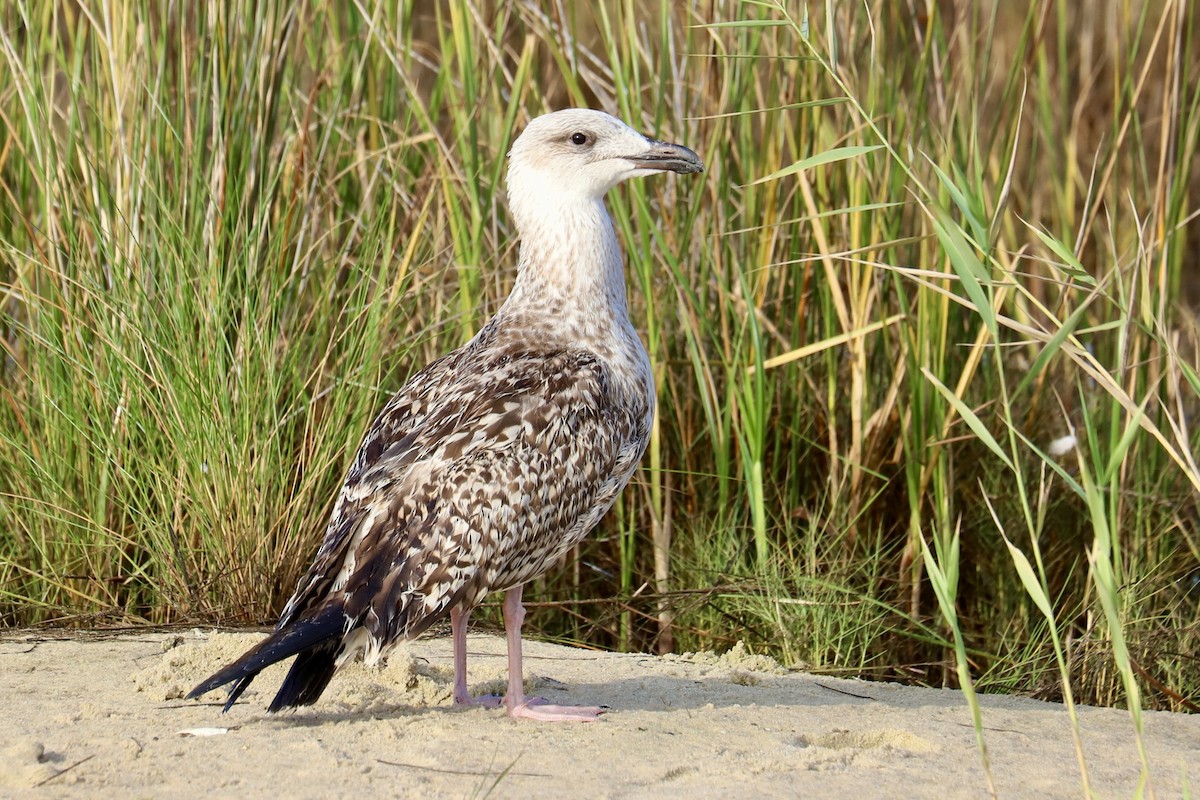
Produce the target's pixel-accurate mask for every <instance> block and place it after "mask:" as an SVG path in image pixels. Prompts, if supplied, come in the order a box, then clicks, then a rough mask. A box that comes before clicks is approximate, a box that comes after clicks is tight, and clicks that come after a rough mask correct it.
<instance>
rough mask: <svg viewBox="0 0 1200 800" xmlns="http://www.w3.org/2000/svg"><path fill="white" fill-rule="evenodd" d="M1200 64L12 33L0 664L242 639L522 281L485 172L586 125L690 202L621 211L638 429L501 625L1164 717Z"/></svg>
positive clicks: (135, 16)
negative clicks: (347, 480) (632, 142)
mask: <svg viewBox="0 0 1200 800" xmlns="http://www.w3.org/2000/svg"><path fill="white" fill-rule="evenodd" d="M1198 36H1200V9H1198V8H1197V4H1195V3H1190V2H1185V1H1184V0H1144V1H1143V0H1137V1H1135V0H1031V1H1030V2H1007V3H1004V2H998V0H996V1H995V2H967V1H966V0H940V2H932V1H931V2H917V0H907V1H906V2H885V1H884V0H870V1H869V2H859V3H834V2H832V1H831V0H830V2H825V3H821V2H813V3H809V4H803V3H799V2H783V3H775V2H766V1H764V2H750V1H749V0H747V1H746V2H733V1H732V0H708V1H707V2H700V3H688V4H683V3H670V2H666V1H665V0H664V1H663V2H653V1H652V0H638V1H636V2H635V0H622V1H619V2H606V3H597V4H592V3H582V2H573V0H543V1H541V2H537V1H535V0H520V1H519V2H512V3H491V2H482V1H480V0H444V1H443V2H437V3H424V2H415V0H379V1H378V2H367V0H359V1H358V2H354V3H337V2H330V0H304V1H302V2H293V1H292V0H261V1H256V2H250V0H233V1H232V2H228V3H209V4H203V3H169V2H153V1H152V0H129V1H128V2H101V1H100V0H69V1H68V0H60V1H57V2H46V3H42V2H34V1H33V0H6V2H4V3H3V4H2V5H0V348H2V349H0V624H3V625H8V626H17V625H20V626H25V625H36V624H74V625H109V624H125V623H178V622H186V623H199V622H204V623H215V622H220V623H242V622H264V621H270V620H271V619H272V617H273V616H274V615H275V614H276V613H278V611H279V609H280V607H281V606H282V603H283V602H284V601H285V600H286V598H287V596H288V595H289V594H290V592H291V590H292V588H293V587H294V585H295V582H296V580H297V578H298V576H299V575H300V573H301V572H302V571H303V569H304V568H305V567H306V566H307V563H308V561H309V559H310V557H311V555H312V553H313V551H314V549H315V547H316V545H317V543H318V541H319V540H320V537H321V534H322V532H323V528H324V523H325V520H326V518H327V516H328V514H329V512H330V508H331V504H332V501H333V498H334V496H335V493H336V491H337V489H338V487H339V485H340V482H341V479H342V476H343V473H344V470H345V468H346V467H347V465H348V463H349V460H350V458H351V457H352V456H353V453H354V450H355V448H356V446H357V444H358V442H359V441H360V438H361V436H362V433H363V432H364V430H365V428H366V426H367V424H368V423H369V422H370V419H371V418H372V415H373V414H374V412H375V411H376V410H377V409H378V408H379V407H380V406H381V405H382V404H383V402H384V401H385V400H386V398H387V397H388V396H389V394H390V393H391V392H393V391H394V390H395V389H397V388H398V387H399V386H400V385H401V383H402V382H403V381H404V379H405V378H406V376H407V375H409V374H411V373H412V372H413V371H415V370H416V369H419V368H420V367H421V366H423V365H424V364H425V363H427V362H428V361H429V360H431V359H432V358H433V357H435V356H436V355H438V354H440V353H442V352H444V351H445V350H446V349H448V348H451V347H453V346H455V345H457V344H459V343H461V342H462V341H464V340H465V339H466V338H467V337H469V336H470V335H471V334H472V333H473V331H474V330H475V329H476V328H477V327H478V326H479V325H480V324H481V323H482V322H483V321H484V320H486V318H487V317H488V316H489V314H490V313H491V312H492V311H493V310H494V309H495V308H496V306H497V304H498V303H499V302H500V301H501V300H502V299H503V297H504V296H505V294H506V291H507V287H509V286H510V285H511V283H512V280H513V274H514V269H515V263H516V242H515V240H514V235H513V229H512V225H511V223H510V221H509V219H508V216H507V212H506V209H505V207H504V203H503V176H504V171H505V163H504V161H505V159H504V155H505V153H506V152H507V149H508V147H509V145H510V143H511V142H512V140H513V138H514V136H515V135H516V134H517V133H518V132H519V131H520V129H521V127H522V125H523V124H524V122H525V121H526V120H528V119H529V118H530V117H532V116H534V115H536V114H539V113H541V112H543V111H546V110H551V109H555V108H559V107H564V106H569V105H586V106H591V107H597V108H603V109H606V110H609V111H611V112H613V113H615V114H617V115H619V116H621V117H623V118H624V119H626V120H628V121H630V122H631V123H632V124H634V125H635V126H637V127H640V128H641V129H642V130H645V131H647V132H649V133H652V134H655V135H657V136H660V137H662V138H666V139H670V140H673V141H678V142H682V143H685V144H688V145H689V146H691V147H693V148H694V149H695V150H697V151H698V152H699V153H701V155H702V156H703V157H704V159H705V161H706V163H707V164H708V167H709V169H708V172H707V174H706V175H705V176H703V178H702V179H699V180H675V179H672V178H657V179H653V180H648V181H643V182H639V183H637V185H632V186H629V187H627V188H624V189H622V190H620V191H618V192H615V193H614V195H613V196H612V197H611V198H610V206H611V208H612V210H613V212H614V215H615V217H616V219H617V220H618V227H619V229H620V233H621V236H622V238H623V240H624V243H625V245H626V250H627V261H628V273H627V274H628V277H629V287H630V293H631V296H632V300H633V304H632V305H633V312H634V316H635V322H636V324H637V326H638V328H639V330H640V331H641V332H642V334H643V336H644V339H645V341H646V343H647V346H648V349H649V351H650V353H651V358H652V360H653V362H654V366H655V370H656V373H657V377H658V386H659V392H660V411H659V418H658V423H657V426H656V428H655V431H654V438H653V441H652V444H651V447H650V451H649V454H648V456H647V458H646V460H645V463H644V465H643V467H642V469H641V470H640V471H639V473H638V475H637V477H636V478H635V481H634V483H633V485H632V486H631V488H630V489H629V490H628V491H627V492H626V493H625V495H624V498H623V500H622V501H621V503H620V504H619V506H618V507H617V508H616V509H615V510H614V512H613V513H611V514H610V515H609V516H608V518H607V519H606V520H605V522H604V523H603V524H602V526H601V528H600V529H599V530H598V531H597V532H596V534H595V535H594V536H593V537H591V539H590V540H589V541H588V542H587V543H586V544H585V545H583V546H581V547H580V548H579V551H578V552H577V553H575V554H574V556H573V557H572V558H571V559H570V561H569V563H568V564H567V565H566V567H565V568H564V569H560V570H556V571H554V572H552V573H551V574H549V575H548V576H546V578H545V579H544V580H543V581H541V582H539V584H538V585H537V587H536V588H535V590H534V591H532V592H530V593H527V595H526V596H527V598H528V599H530V600H531V601H532V602H531V604H530V605H531V614H530V617H529V621H528V623H527V625H528V626H529V628H530V629H531V630H533V631H535V632H536V633H537V634H540V635H542V636H547V637H553V638H558V639H563V640H569V641H573V642H579V643H585V644H588V645H593V646H598V647H605V648H620V649H639V650H641V649H648V650H656V649H657V650H660V651H666V650H671V649H676V650H684V649H697V648H718V649H720V648H725V647H727V646H729V645H731V644H733V643H734V642H736V641H737V640H744V641H745V642H746V644H747V646H749V647H750V648H752V649H755V650H763V651H767V652H770V653H771V654H773V655H775V656H777V657H779V658H780V659H782V660H784V661H785V662H786V663H788V664H792V665H798V666H803V667H804V668H806V669H810V670H816V671H824V672H837V673H844V674H855V675H866V676H870V677H875V678H885V679H899V680H905V681H913V682H919V683H927V684H931V685H944V684H952V685H960V686H962V687H963V689H964V691H965V692H966V693H967V696H968V697H971V694H972V691H973V689H975V688H981V689H985V690H988V691H1009V692H1026V693H1032V694H1035V695H1037V696H1040V697H1045V698H1048V699H1063V700H1065V701H1066V702H1067V703H1068V705H1069V707H1071V704H1072V703H1073V702H1080V701H1086V702H1089V703H1105V704H1110V703H1112V704H1127V705H1128V706H1129V707H1130V709H1131V712H1132V713H1133V715H1134V721H1135V723H1136V724H1137V725H1140V718H1139V715H1138V710H1139V709H1140V708H1142V707H1154V708H1170V709H1176V710H1191V711H1195V710H1197V702H1200V701H1198V700H1197V697H1198V694H1200V518H1198V513H1197V512H1198V509H1197V490H1198V489H1200V468H1198V467H1197V464H1196V461H1195V458H1194V453H1195V451H1196V439H1197V434H1196V432H1195V430H1194V429H1193V428H1192V425H1191V423H1192V421H1193V419H1194V418H1195V414H1196V412H1197V410H1198V408H1200V404H1198V402H1197V398H1198V395H1200V378H1198V377H1197V370H1198V358H1200V351H1198V349H1197V338H1198V337H1197V327H1196V323H1195V319H1194V316H1193V314H1192V312H1191V310H1190V308H1191V305H1192V303H1193V302H1194V301H1196V300H1200V297H1198V296H1197V285H1198V284H1197V281H1196V272H1197V268H1198V266H1200V265H1198V263H1197V260H1198V258H1200V222H1198V221H1197V216H1198V214H1200V211H1198V210H1197V208H1198V206H1200V194H1198V191H1200V164H1198V162H1197V158H1196V155H1197V154H1196V150H1197V145H1198V142H1200V42H1198V41H1197V37H1198ZM976 708H977V707H976ZM981 741H982V740H981ZM1081 765H1082V760H1081ZM1084 780H1085V782H1086V770H1084Z"/></svg>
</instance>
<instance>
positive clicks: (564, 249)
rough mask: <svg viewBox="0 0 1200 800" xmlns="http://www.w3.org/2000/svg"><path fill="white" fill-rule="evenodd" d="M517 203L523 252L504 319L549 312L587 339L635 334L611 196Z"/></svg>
mask: <svg viewBox="0 0 1200 800" xmlns="http://www.w3.org/2000/svg"><path fill="white" fill-rule="evenodd" d="M542 198H545V199H542ZM511 202H512V212H513V218H514V220H515V222H516V225H517V232H518V234H519V235H520V238H521V253H520V258H519V263H518V267H517V281H516V283H515V284H514V285H513V290H512V293H511V294H510V295H509V297H508V300H506V301H505V303H504V306H503V308H502V309H501V311H500V314H501V316H503V315H505V314H506V312H507V313H508V314H510V315H519V316H525V315H526V313H534V314H544V315H548V316H549V318H550V319H551V320H553V321H554V322H555V325H556V327H558V328H559V329H560V330H562V332H563V333H564V334H565V335H568V336H577V337H579V338H581V339H592V338H597V337H600V338H603V337H613V336H627V335H632V332H633V328H632V325H631V324H630V322H629V311H628V307H627V305H626V301H625V274H624V267H623V264H622V259H621V250H620V246H619V244H618V243H617V235H616V232H615V231H614V230H613V224H612V219H611V218H610V217H609V215H608V209H607V208H606V207H605V205H604V200H603V198H583V197H580V198H573V197H566V198H564V197H563V196H562V195H561V194H559V195H558V196H555V193H553V192H545V193H542V194H541V195H540V197H531V196H530V195H529V194H528V193H526V194H523V195H519V196H516V197H511ZM582 343H583V342H581V344H582Z"/></svg>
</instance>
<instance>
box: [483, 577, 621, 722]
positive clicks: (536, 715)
mask: <svg viewBox="0 0 1200 800" xmlns="http://www.w3.org/2000/svg"><path fill="white" fill-rule="evenodd" d="M522 589H524V587H523V586H518V587H516V588H515V589H509V590H508V592H506V593H505V595H504V632H505V633H506V634H507V635H508V694H507V695H505V697H504V705H505V706H506V707H507V708H508V715H509V716H510V717H512V718H513V719H536V720H540V721H542V722H591V721H593V720H594V719H596V717H598V716H600V715H601V714H603V713H604V709H602V708H598V707H596V706H556V705H551V704H550V703H547V702H546V701H545V700H544V699H542V698H540V697H526V696H525V686H524V682H525V678H524V673H523V672H522V670H521V624H522V623H523V622H524V621H525V606H523V605H521V590H522ZM464 635H465V634H464ZM464 662H465V657H464Z"/></svg>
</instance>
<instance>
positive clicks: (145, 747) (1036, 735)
mask: <svg viewBox="0 0 1200 800" xmlns="http://www.w3.org/2000/svg"><path fill="white" fill-rule="evenodd" d="M261 636H262V634H261V633H245V632H239V633H220V632H217V633H214V632H207V631H198V630H197V631H186V632H169V633H162V632H155V633H134V634H124V635H119V636H114V635H102V634H97V633H93V634H74V635H71V636H64V637H63V638H49V637H48V635H47V634H45V633H42V632H38V633H11V632H10V633H7V634H5V635H3V636H0V722H2V723H3V724H2V726H0V797H17V798H23V797H68V798H74V797H79V798H93V797H155V798H193V797H238V798H258V797H264V798H266V797H272V798H274V797H279V796H284V797H289V798H292V797H295V798H306V797H312V798H326V797H347V798H351V797H352V798H360V799H361V798H364V797H421V798H438V797H455V798H457V797H485V796H488V797H496V798H520V797H530V796H535V795H536V796H538V797H545V798H557V797H564V798H565V797H586V798H600V797H621V798H641V797H647V798H648V797H655V798H657V797H686V798H707V797H711V798H718V797H720V798H725V797H731V796H732V797H781V798H783V797H786V798H794V797H822V798H841V797H845V798H869V797H880V798H896V797H904V798H908V797H913V798H923V797H930V798H938V799H939V800H945V799H946V798H958V797H971V798H974V797H985V796H986V795H987V789H986V783H985V781H984V773H983V769H982V767H981V761H980V758H979V755H978V751H977V749H976V744H975V734H974V731H973V729H972V727H971V720H970V714H969V712H968V710H967V708H966V706H965V704H964V702H963V700H962V696H961V695H960V694H959V693H958V692H956V691H950V690H946V691H939V690H934V689H920V688H913V687H904V686H899V685H895V684H885V683H868V682H864V681H854V680H838V679H834V678H827V677H814V676H810V675H805V674H800V673H795V672H788V671H786V670H783V669H781V668H780V667H779V666H778V665H777V664H775V662H773V661H771V660H770V659H768V658H763V657H756V656H751V655H748V654H746V653H745V652H744V650H737V651H734V652H732V653H729V654H725V655H724V656H719V657H718V656H714V655H712V654H700V655H693V656H673V657H664V658H659V657H654V656H647V655H630V654H614V653H596V652H591V651H587V650H579V649H573V648H567V647H560V646H556V645H550V644H543V643H537V642H527V643H526V661H525V665H526V683H527V688H529V689H530V690H531V691H533V692H535V693H537V694H541V695H543V696H545V697H547V698H548V699H550V700H551V701H553V702H559V703H576V704H603V705H607V706H609V707H610V709H611V710H610V711H609V712H608V713H606V714H605V715H604V716H603V717H602V718H601V719H600V720H599V721H598V722H595V723H573V724H566V723H559V724H545V723H534V722H528V721H520V722H513V721H511V720H509V719H508V718H507V717H505V716H504V714H503V712H502V711H499V710H496V709H488V708H468V709H456V708H454V707H452V706H451V705H450V684H451V678H452V671H451V648H450V642H449V640H448V639H446V638H427V639H423V640H421V641H418V642H416V643H413V644H411V645H409V646H406V647H405V648H403V649H399V650H397V651H396V652H394V653H393V655H392V656H391V658H390V659H389V663H388V664H387V666H386V667H384V668H382V669H367V668H365V667H363V666H362V665H352V666H350V667H347V668H346V669H345V670H343V671H342V672H341V673H339V674H338V675H337V676H336V677H335V678H334V681H333V683H332V684H331V686H330V688H329V690H328V691H327V692H326V694H325V696H324V697H322V699H321V701H320V702H319V703H318V704H317V705H315V706H312V707H310V708H306V709H303V710H300V711H297V712H295V713H291V714H282V715H267V714H266V713H265V706H266V704H267V703H268V702H269V701H270V698H271V696H272V694H273V692H274V690H275V688H276V687H277V686H278V684H279V681H280V679H281V677H282V670H281V668H279V667H275V668H272V670H270V671H267V672H264V673H263V674H262V675H261V676H259V678H258V680H257V682H256V683H255V684H254V685H253V686H252V687H251V688H250V689H249V690H248V691H247V692H246V694H245V695H244V697H243V700H242V701H240V702H239V703H238V704H237V705H236V706H235V707H234V708H233V709H232V710H231V711H230V712H229V713H228V714H222V713H221V709H220V703H221V702H222V700H223V695H221V694H220V693H219V692H218V693H211V694H209V695H206V696H205V697H203V698H201V699H199V700H196V701H187V700H183V699H182V696H183V694H184V693H185V692H186V691H187V690H188V689H190V688H191V687H192V686H193V685H194V684H195V683H197V682H198V681H199V680H200V679H201V678H203V677H206V676H207V675H208V674H209V673H210V672H212V671H213V670H215V669H216V668H217V667H219V666H221V665H222V664H224V663H225V662H226V661H227V660H229V659H231V658H232V657H234V656H236V655H238V654H240V653H241V652H242V651H243V650H244V649H245V648H247V647H248V646H249V645H250V644H252V643H253V642H255V641H257V640H258V639H259V638H260V637H261ZM469 652H470V662H469V668H470V676H471V689H472V691H473V692H476V693H486V692H489V691H497V690H499V689H500V688H501V687H502V686H503V681H504V676H505V672H504V668H505V667H504V665H505V659H504V643H503V640H502V639H500V638H499V637H496V636H493V635H485V634H478V635H475V634H473V635H472V636H471V637H470V640H469ZM983 706H984V725H985V727H986V731H985V733H986V739H987V744H988V747H989V748H990V755H991V763H992V771H993V775H994V777H995V781H996V786H997V790H998V793H999V795H1000V796H1001V797H1036V798H1055V797H1080V796H1081V790H1080V779H1079V770H1078V767H1077V765H1076V760H1075V755H1074V747H1073V744H1072V739H1071V734H1070V727H1069V724H1068V718H1067V714H1066V712H1065V710H1064V709H1063V707H1062V706H1060V705H1056V704H1051V703H1043V702H1039V701H1035V700H1030V699H1026V698H1018V697H1000V696H988V697H984V698H983ZM1080 717H1081V724H1082V728H1083V731H1084V746H1085V751H1086V755H1087V759H1088V769H1089V773H1090V777H1091V781H1092V787H1093V789H1094V790H1095V791H1096V793H1097V794H1098V795H1099V796H1102V797H1128V796H1132V795H1133V794H1134V793H1135V791H1136V790H1137V784H1138V776H1139V769H1138V755H1137V749H1136V745H1135V740H1134V737H1133V729H1132V724H1131V722H1130V719H1129V715H1128V714H1127V713H1126V712H1124V711H1121V710H1116V709H1102V708H1082V709H1080ZM1145 728H1146V732H1145V744H1146V750H1147V752H1148V754H1149V759H1150V763H1151V770H1152V772H1151V777H1152V781H1153V789H1154V790H1155V792H1156V793H1157V795H1158V796H1159V797H1178V796H1180V795H1181V794H1182V792H1183V791H1184V789H1183V787H1184V786H1189V787H1191V791H1192V792H1195V791H1197V788H1198V787H1200V717H1196V716H1188V715H1182V714H1170V713H1165V712H1149V713H1147V714H1146V717H1145Z"/></svg>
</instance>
